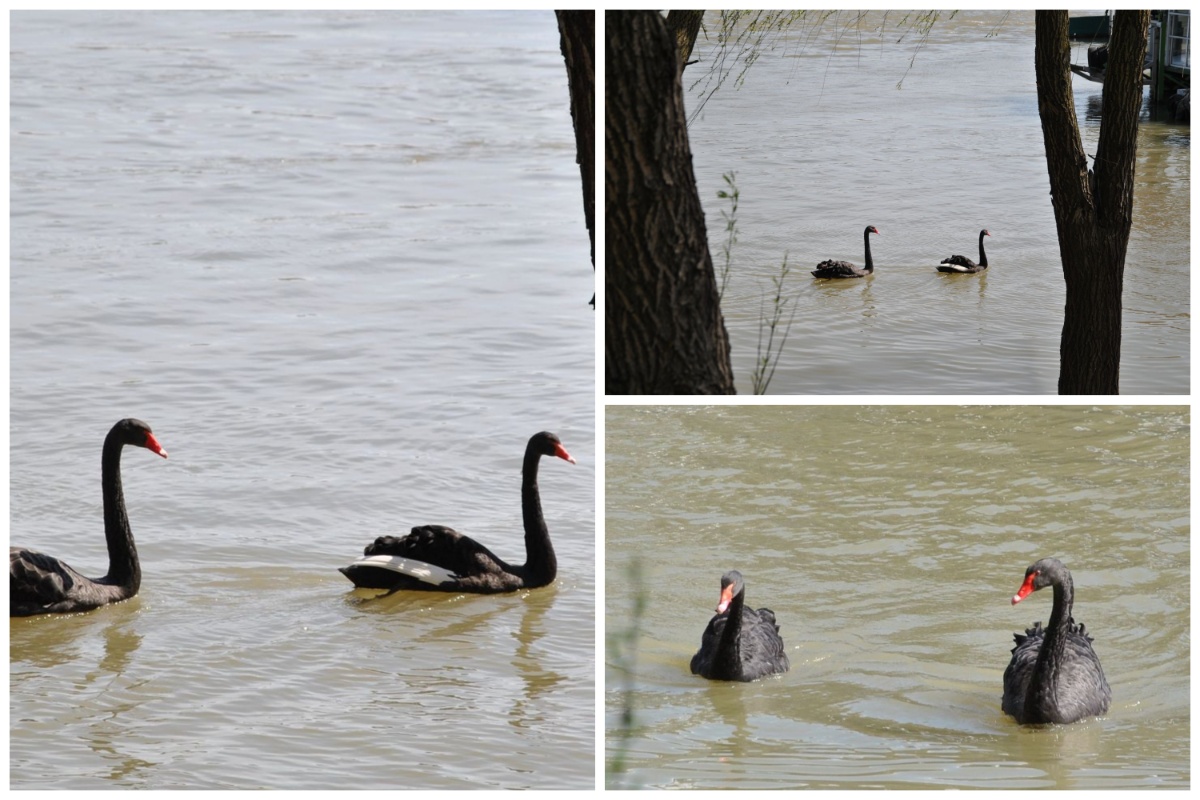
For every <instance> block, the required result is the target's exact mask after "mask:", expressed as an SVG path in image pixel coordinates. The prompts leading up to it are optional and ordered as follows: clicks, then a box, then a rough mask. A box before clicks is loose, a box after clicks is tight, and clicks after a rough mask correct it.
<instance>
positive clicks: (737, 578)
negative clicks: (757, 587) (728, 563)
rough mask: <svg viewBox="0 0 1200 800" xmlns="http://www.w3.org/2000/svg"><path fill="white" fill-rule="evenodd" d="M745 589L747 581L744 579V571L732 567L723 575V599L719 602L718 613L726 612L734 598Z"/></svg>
mask: <svg viewBox="0 0 1200 800" xmlns="http://www.w3.org/2000/svg"><path fill="white" fill-rule="evenodd" d="M744 589H745V583H743V581H742V573H740V572H738V571H737V570H736V569H731V570H729V572H726V573H725V574H724V575H722V576H721V599H720V600H719V601H718V602H717V613H718V614H724V613H725V609H727V608H729V604H730V603H732V602H733V598H735V597H737V596H738V595H739V594H741V593H742V591H743V590H744Z"/></svg>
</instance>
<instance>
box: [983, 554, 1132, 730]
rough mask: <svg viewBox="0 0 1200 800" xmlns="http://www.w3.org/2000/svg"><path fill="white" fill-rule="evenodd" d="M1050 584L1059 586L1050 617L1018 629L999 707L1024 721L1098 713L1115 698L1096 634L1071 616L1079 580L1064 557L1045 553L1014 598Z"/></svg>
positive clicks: (1064, 719)
mask: <svg viewBox="0 0 1200 800" xmlns="http://www.w3.org/2000/svg"><path fill="white" fill-rule="evenodd" d="M1046 586H1053V587H1054V610H1053V611H1052V612H1050V622H1049V624H1048V625H1046V627H1045V628H1043V627H1042V623H1040V622H1035V623H1034V624H1033V627H1032V628H1029V629H1028V630H1026V631H1025V634H1024V635H1021V634H1019V633H1017V634H1013V638H1014V639H1015V640H1016V643H1017V646H1016V647H1014V648H1013V651H1012V661H1010V662H1009V664H1008V668H1007V669H1006V670H1004V699H1003V700H1002V701H1001V703H1000V707H1001V708H1002V709H1003V710H1004V713H1005V714H1011V715H1012V716H1013V717H1015V718H1016V720H1017V722H1019V723H1021V724H1022V725H1037V724H1040V723H1046V722H1075V721H1076V720H1079V719H1083V718H1084V717H1095V716H1099V715H1101V714H1103V713H1104V712H1105V711H1108V704H1109V701H1110V700H1112V692H1111V691H1110V690H1109V688H1108V682H1107V681H1105V680H1104V670H1102V669H1101V668H1100V659H1099V658H1097V657H1096V651H1095V650H1093V649H1092V637H1090V636H1088V635H1087V633H1086V632H1085V631H1084V629H1083V625H1082V624H1076V622H1075V620H1074V619H1073V618H1072V617H1071V604H1072V603H1073V602H1074V594H1073V593H1074V585H1073V584H1072V583H1071V573H1070V572H1069V571H1068V570H1067V568H1066V567H1065V566H1063V564H1062V562H1061V561H1059V560H1058V559H1056V558H1043V559H1042V560H1041V561H1039V562H1037V563H1036V564H1034V565H1033V566H1031V567H1030V568H1029V569H1027V570H1025V582H1024V583H1023V584H1021V588H1020V589H1019V590H1018V591H1017V593H1016V594H1015V595H1013V599H1012V601H1013V604H1014V605H1016V604H1017V603H1019V602H1021V600H1022V599H1023V598H1025V597H1028V596H1029V595H1030V594H1031V593H1033V592H1036V591H1037V590H1038V589H1041V588H1043V587H1046Z"/></svg>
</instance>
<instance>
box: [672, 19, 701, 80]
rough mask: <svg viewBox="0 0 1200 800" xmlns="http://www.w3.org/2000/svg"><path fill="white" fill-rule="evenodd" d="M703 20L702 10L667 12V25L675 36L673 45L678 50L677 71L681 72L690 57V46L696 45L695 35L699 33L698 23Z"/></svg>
mask: <svg viewBox="0 0 1200 800" xmlns="http://www.w3.org/2000/svg"><path fill="white" fill-rule="evenodd" d="M702 22H704V12H703V11H672V12H670V13H669V14H667V27H668V28H670V29H671V34H672V35H673V36H674V37H675V47H676V48H677V49H678V50H679V71H680V72H683V70H684V68H685V67H686V66H687V65H688V59H689V58H691V57H692V48H693V47H695V46H696V36H697V35H699V33H700V24H701V23H702Z"/></svg>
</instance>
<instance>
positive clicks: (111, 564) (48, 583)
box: [8, 419, 167, 617]
mask: <svg viewBox="0 0 1200 800" xmlns="http://www.w3.org/2000/svg"><path fill="white" fill-rule="evenodd" d="M127 444H132V445H135V446H137V447H145V448H146V449H147V450H150V451H152V452H155V453H158V454H159V455H160V456H162V457H163V458H166V457H167V451H166V450H164V449H163V448H162V445H160V444H159V443H158V440H157V439H155V438H154V434H153V433H151V432H150V426H149V425H147V424H146V423H144V422H142V421H141V420H136V419H123V420H121V421H120V422H118V423H117V424H116V425H114V426H113V427H112V430H110V431H109V432H108V436H107V437H105V439H104V453H103V455H102V456H101V457H100V482H101V485H102V486H103V489H104V538H105V539H107V540H108V574H107V575H105V576H104V577H103V578H97V579H96V580H92V579H91V578H85V577H84V576H83V575H80V574H79V573H78V572H76V571H75V570H74V569H72V568H71V567H69V566H67V565H66V564H64V563H63V562H61V561H59V560H58V559H57V558H54V557H52V556H48V555H45V554H44V553H38V552H35V551H33V550H26V549H25V548H23V547H11V548H9V551H8V577H9V588H8V605H9V615H10V616H13V617H29V616H33V615H34V614H66V613H69V612H72V611H88V610H90V609H93V608H97V607H99V606H103V605H107V604H109V603H116V602H118V601H120V600H126V599H128V598H130V597H133V596H134V595H135V594H137V593H138V589H139V588H141V585H142V568H141V567H140V566H139V565H138V555H137V548H136V547H134V545H133V531H131V530H130V529H129V516H128V515H127V514H126V513H125V494H124V492H122V491H121V449H122V448H123V447H124V446H125V445H127Z"/></svg>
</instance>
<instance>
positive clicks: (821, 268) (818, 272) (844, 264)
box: [813, 225, 879, 278]
mask: <svg viewBox="0 0 1200 800" xmlns="http://www.w3.org/2000/svg"><path fill="white" fill-rule="evenodd" d="M872 233H874V234H878V233H879V229H878V228H876V227H875V226H874V225H868V226H867V228H866V230H864V231H863V249H864V250H865V251H866V258H865V261H866V266H864V267H863V268H862V269H859V268H858V267H856V266H854V265H853V264H851V263H850V262H849V261H833V260H830V261H822V262H821V263H820V264H817V268H816V269H815V270H813V276H814V277H817V278H862V277H864V276H866V275H870V274H871V273H872V272H874V271H875V263H874V262H873V261H871V234H872Z"/></svg>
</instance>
